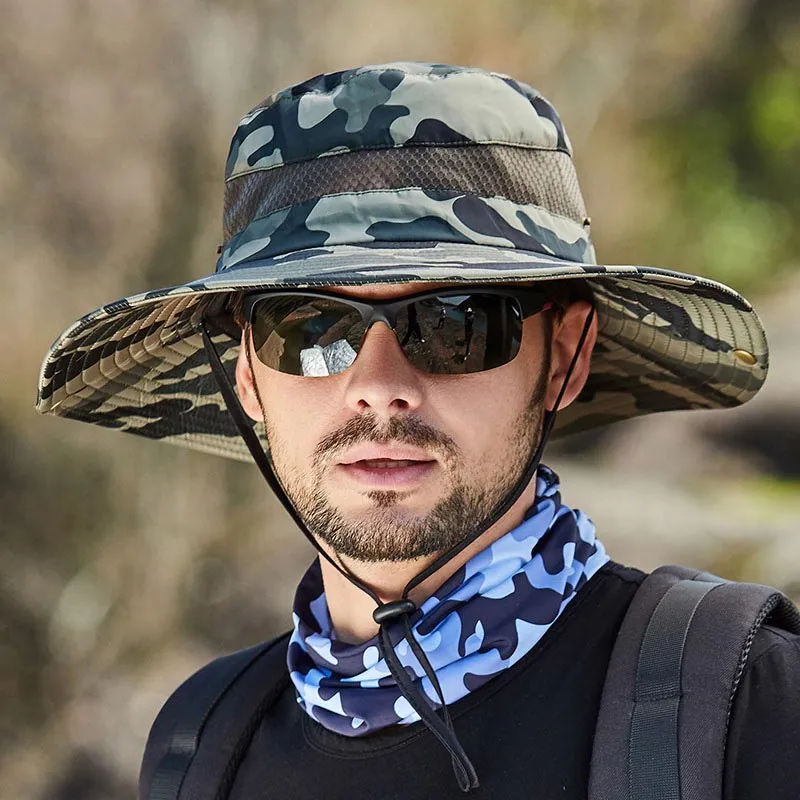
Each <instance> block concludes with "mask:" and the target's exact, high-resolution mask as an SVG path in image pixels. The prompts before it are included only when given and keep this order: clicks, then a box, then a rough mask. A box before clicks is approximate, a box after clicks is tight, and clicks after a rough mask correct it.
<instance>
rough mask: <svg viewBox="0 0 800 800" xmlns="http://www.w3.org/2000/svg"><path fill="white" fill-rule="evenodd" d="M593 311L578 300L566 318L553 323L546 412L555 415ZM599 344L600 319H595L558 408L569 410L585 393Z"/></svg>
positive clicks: (565, 313)
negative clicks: (596, 347) (559, 398)
mask: <svg viewBox="0 0 800 800" xmlns="http://www.w3.org/2000/svg"><path fill="white" fill-rule="evenodd" d="M591 310H592V306H591V304H590V303H588V302H586V301H585V300H578V301H576V302H574V303H570V305H569V306H567V309H566V311H564V315H563V317H562V318H561V319H560V320H559V319H556V320H555V321H554V322H553V338H552V346H551V357H550V380H549V381H548V384H547V391H546V392H545V408H546V409H548V410H550V411H552V410H553V407H554V406H555V404H556V400H557V399H558V395H559V392H560V391H561V385H562V384H563V383H564V379H565V378H566V376H567V370H568V369H569V365H570V363H571V362H572V359H573V358H574V356H575V351H576V350H577V348H578V343H579V341H580V338H581V333H583V327H584V325H585V324H586V317H587V316H588V314H589V312H590V311H591ZM596 341H597V315H594V316H593V317H592V322H591V324H590V326H589V330H588V332H587V334H586V339H585V341H584V343H583V347H582V348H581V352H580V355H579V356H578V358H577V361H576V362H575V366H574V368H573V370H572V374H571V375H570V376H569V383H568V384H567V388H566V389H565V390H564V396H563V397H562V398H561V403H560V405H559V408H566V406H568V405H569V404H570V403H571V402H572V401H573V400H574V399H575V398H576V397H577V396H578V395H579V394H580V393H581V390H582V389H583V386H584V384H585V383H586V379H587V378H588V377H589V368H590V365H591V361H592V350H593V349H594V343H595V342H596Z"/></svg>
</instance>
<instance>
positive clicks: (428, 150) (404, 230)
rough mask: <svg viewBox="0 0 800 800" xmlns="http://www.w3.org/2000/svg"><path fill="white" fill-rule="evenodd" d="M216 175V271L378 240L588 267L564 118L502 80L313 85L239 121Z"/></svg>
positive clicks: (379, 74) (351, 74) (394, 72)
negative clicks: (220, 212) (464, 246)
mask: <svg viewBox="0 0 800 800" xmlns="http://www.w3.org/2000/svg"><path fill="white" fill-rule="evenodd" d="M226 176H227V178H226V190H225V204H224V219H223V228H224V231H223V233H224V240H225V243H226V246H225V248H224V249H223V251H222V256H221V258H220V260H219V262H218V265H217V269H218V271H225V270H228V269H232V268H241V267H242V266H244V265H247V264H251V263H253V261H254V260H259V259H263V258H271V257H275V256H281V255H286V254H289V253H292V252H298V251H306V250H309V249H312V248H316V247H321V246H324V247H330V246H336V245H371V244H374V243H378V242H384V243H391V244H392V245H395V246H403V245H405V244H407V243H410V242H417V243H420V242H428V243H436V242H460V243H472V244H488V245H494V246H500V247H507V248H514V249H521V250H529V251H532V252H537V253H542V254H545V255H550V256H554V257H556V258H562V259H566V260H569V261H575V262H578V263H593V262H594V249H593V247H592V244H591V241H590V238H589V232H588V230H587V227H586V226H585V225H584V220H585V218H586V208H585V205H584V202H583V197H582V196H581V192H580V187H579V185H578V179H577V175H576V174H575V167H574V164H573V163H572V152H571V147H570V143H569V139H568V138H567V135H566V132H565V131H564V126H563V124H562V123H561V119H560V118H559V116H558V114H557V113H556V110H555V109H554V108H553V106H552V105H551V104H550V103H549V102H548V101H547V100H546V99H545V98H544V97H542V96H541V95H540V94H539V93H538V92H537V91H536V90H535V89H533V88H531V87H530V86H527V85H526V84H524V83H520V82H519V81H515V80H513V79H512V78H509V77H508V76H506V75H501V74H499V73H494V72H487V71H485V70H480V69H473V68H465V67H452V66H445V65H440V64H416V63H396V64H384V65H377V66H368V67H360V68H358V69H353V70H348V71H346V72H337V73H332V74H327V75H319V76H317V77H316V78H312V79H311V80H308V81H305V82H304V83H301V84H298V85H297V86H293V87H290V88H288V89H284V90H283V91H281V92H278V93H277V94H274V95H272V96H271V97H269V98H267V99H266V100H265V101H264V102H262V103H261V104H259V105H258V106H256V108H254V109H253V110H252V111H251V112H249V113H248V114H246V115H245V116H244V118H243V119H242V121H241V122H240V124H239V126H238V128H237V130H236V133H235V135H234V138H233V142H232V145H231V149H230V153H229V156H228V162H227V167H226Z"/></svg>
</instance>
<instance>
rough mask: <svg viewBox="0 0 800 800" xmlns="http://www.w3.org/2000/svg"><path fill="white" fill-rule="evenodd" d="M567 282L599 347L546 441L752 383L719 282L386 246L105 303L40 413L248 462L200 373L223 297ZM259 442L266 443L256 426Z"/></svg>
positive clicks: (47, 366) (738, 398)
mask: <svg viewBox="0 0 800 800" xmlns="http://www.w3.org/2000/svg"><path fill="white" fill-rule="evenodd" d="M574 278H583V279H586V280H587V281H588V282H589V284H590V286H591V288H592V290H593V291H594V295H595V300H596V310H597V319H598V338H597V344H596V345H595V348H594V351H593V355H592V364H591V372H590V375H589V379H588V381H587V383H586V386H585V388H584V390H583V392H582V393H581V395H580V396H579V397H578V399H577V400H576V401H575V402H574V403H573V404H572V405H571V406H570V407H568V408H566V409H564V410H563V411H561V412H559V415H558V420H557V422H556V426H555V429H554V432H553V435H554V436H563V435H565V434H569V433H574V432H578V431H584V430H588V429H591V428H594V427H596V426H598V425H605V424H607V423H610V422H614V421H617V420H621V419H627V418H630V417H635V416H640V415H643V414H649V413H653V412H656V411H668V410H675V409H695V408H706V409H712V408H729V407H733V406H737V405H741V404H742V403H744V402H746V401H747V400H749V399H750V398H751V397H752V396H753V395H754V394H755V393H756V392H757V391H758V389H759V388H760V387H761V385H762V384H763V382H764V380H765V378H766V373H767V367H768V350H767V342H766V337H765V334H764V330H763V327H762V325H761V322H760V321H759V319H758V316H757V315H756V313H755V311H754V310H753V308H752V307H751V306H750V304H749V303H748V302H747V301H746V300H745V299H744V298H742V297H741V296H740V295H739V294H737V293H736V292H735V291H733V290H732V289H730V288H728V287H727V286H724V285H723V284H720V283H716V282H714V281H710V280H707V279H704V278H699V277H695V276H692V275H687V274H684V273H681V272H676V271H671V270H665V269H657V268H652V267H643V266H622V265H618V266H613V265H605V266H603V265H597V264H581V263H576V262H572V261H564V260H561V259H557V258H552V257H548V256H544V255H541V254H539V253H534V252H530V251H524V250H512V249H509V248H500V247H490V246H483V245H472V244H457V243H449V242H436V243H430V244H428V243H409V244H405V245H403V246H398V245H397V243H393V244H392V246H391V247H389V246H386V245H385V244H375V245H337V246H331V247H320V248H315V249H311V250H302V251H296V252H293V253H289V254H287V255H284V256H276V257H272V258H268V259H262V260H259V261H251V262H248V263H246V264H242V265H241V266H238V267H236V268H231V269H228V270H226V271H223V272H218V273H215V274H214V275H210V276H208V277H207V278H202V279H200V280H196V281H191V282H190V283H187V284H183V285H180V286H174V287H170V288H167V289H161V290H157V291H151V292H145V293H143V294H138V295H133V296H131V297H127V298H123V299H122V300H119V301H116V302H114V303H110V304H109V305H105V306H102V307H101V308H99V309H97V310H96V311H93V312H91V313H90V314H88V315H86V316H85V317H82V318H81V319H80V320H78V321H77V322H76V323H74V324H73V325H72V326H70V327H69V328H68V329H67V330H66V331H65V332H64V333H63V334H62V335H61V336H60V337H59V338H58V339H57V340H56V342H55V343H54V344H53V346H52V348H51V349H50V351H49V352H48V354H47V356H46V358H45V361H44V363H43V365H42V371H41V376H40V381H39V393H38V401H37V409H38V410H39V411H40V412H42V413H51V414H56V415H58V416H63V417H68V418H72V419H78V420H82V421H84V422H91V423H94V424H96V425H102V426H105V427H109V428H115V429H118V430H123V431H127V432H129V433H135V434H139V435H141V436H147V437H150V438H154V439H165V440H167V441H170V442H173V443H175V444H181V445H184V446H188V447H192V448H195V449H198V450H202V451H206V452H210V453H215V454H218V455H223V456H227V457H230V458H237V459H241V460H249V459H250V456H249V453H248V451H247V449H246V447H245V445H244V443H243V442H242V441H241V439H240V437H239V435H238V433H237V431H236V428H235V426H234V425H233V422H232V420H231V418H230V416H229V414H228V413H227V410H226V408H225V404H224V402H223V399H222V396H221V394H220V392H219V390H218V388H217V385H216V382H215V380H214V377H213V376H212V374H211V370H210V367H209V365H208V362H207V360H206V357H205V351H204V349H203V344H202V339H201V335H200V327H199V326H200V322H201V320H202V319H203V318H204V317H206V318H207V317H208V316H209V315H211V316H213V315H214V314H215V313H218V312H219V310H220V309H221V308H222V307H224V304H225V301H226V299H227V297H228V296H229V295H230V293H231V292H240V291H246V290H256V289H270V288H278V287H281V288H286V287H325V286H352V285H363V284H374V283H409V282H414V283H448V284H457V283H469V284H478V283H492V284H498V283H512V282H523V281H525V282H528V281H541V280H553V279H574ZM213 341H214V343H215V345H216V347H217V350H218V351H219V353H220V355H221V358H222V361H223V363H224V364H225V365H226V368H227V369H229V370H230V371H231V373H232V370H233V365H234V363H235V360H236V357H237V356H238V351H239V342H238V340H236V339H235V338H233V337H231V336H230V335H229V334H226V333H223V332H221V331H220V333H219V334H218V335H215V336H214V337H213ZM257 427H261V426H257ZM259 435H260V436H261V437H262V441H263V431H260V432H259ZM264 444H265V445H266V442H264Z"/></svg>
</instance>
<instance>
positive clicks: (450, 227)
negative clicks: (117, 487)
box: [37, 63, 768, 460]
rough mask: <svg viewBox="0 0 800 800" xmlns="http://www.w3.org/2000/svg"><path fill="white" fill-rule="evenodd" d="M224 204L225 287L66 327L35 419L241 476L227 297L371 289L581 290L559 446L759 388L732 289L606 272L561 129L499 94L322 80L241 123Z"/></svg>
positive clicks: (167, 296)
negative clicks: (581, 367) (573, 397)
mask: <svg viewBox="0 0 800 800" xmlns="http://www.w3.org/2000/svg"><path fill="white" fill-rule="evenodd" d="M225 186H226V188H225V202H224V245H223V248H222V251H221V255H220V257H219V260H218V262H217V267H216V271H215V272H214V274H213V275H210V276H209V277H205V278H201V279H199V280H195V281H191V282H190V283H187V284H184V285H181V286H173V287H170V288H166V289H158V290H156V291H150V292H145V293H143V294H137V295H133V296H131V297H127V298H124V299H122V300H118V301H116V302H113V303H110V304H109V305H105V306H103V307H101V308H99V309H98V310H96V311H93V312H91V313H90V314H88V315H86V316H85V317H83V318H82V319H80V320H78V321H77V322H76V323H75V324H73V325H72V326H71V327H69V328H68V329H67V330H66V331H65V332H64V333H63V334H62V335H61V336H60V337H59V338H58V339H57V340H56V342H55V343H54V345H53V346H52V348H51V350H50V352H49V353H48V354H47V356H46V358H45V361H44V364H43V366H42V372H41V378H40V383H39V395H38V403H37V408H38V410H39V411H41V412H43V413H52V414H57V415H60V416H64V417H70V418H72V419H78V420H83V421H85V422H92V423H95V424H97V425H103V426H106V427H109V428H117V429H119V430H124V431H127V432H129V433H136V434H139V435H141V436H148V437H151V438H154V439H165V440H167V441H170V442H174V443H176V444H183V445H186V446H189V447H194V448H196V449H199V450H204V451H207V452H212V453H217V454H219V455H225V456H229V457H233V458H241V459H246V460H249V454H248V452H247V449H246V447H245V445H244V443H243V442H242V440H241V439H240V437H239V435H238V434H237V431H236V428H235V426H234V424H233V422H232V420H231V418H230V416H229V414H228V412H227V410H226V408H225V404H224V402H223V399H222V396H221V394H220V392H219V390H218V388H217V384H216V381H215V380H214V377H213V375H212V374H211V370H210V367H209V364H208V362H207V360H206V354H205V351H204V348H203V343H202V339H201V333H200V324H201V320H203V319H207V320H212V321H215V322H216V323H217V324H216V328H215V329H216V330H217V331H218V332H217V334H216V335H215V336H214V338H213V341H214V344H215V345H216V348H217V350H218V351H219V352H220V354H221V357H222V361H223V364H224V365H225V367H226V369H228V370H229V371H230V373H231V374H232V372H233V365H234V363H235V360H236V357H237V355H238V350H239V337H238V331H237V329H236V328H235V326H234V325H233V324H232V321H231V318H230V314H229V303H230V300H231V297H232V294H234V293H241V292H244V291H248V290H257V289H261V290H263V289H270V288H278V287H280V288H284V289H285V288H287V287H325V286H344V285H359V284H367V283H380V282H388V283H403V282H412V281H413V282H419V283H425V282H428V283H432V282H437V283H439V282H445V283H452V284H457V283H472V284H477V283H492V284H497V283H507V282H520V281H525V282H531V281H542V280H553V279H575V278H581V279H584V280H586V281H587V282H588V284H589V286H590V287H591V289H592V291H593V292H594V297H595V303H596V310H597V318H598V328H599V334H598V339H597V344H596V346H595V349H594V352H593V357H592V367H591V374H590V377H589V379H588V382H587V384H586V387H585V389H584V390H583V392H582V394H581V396H580V397H579V399H578V400H577V401H576V402H575V403H573V404H572V405H571V406H570V407H569V408H567V409H565V410H564V411H562V412H560V413H559V416H558V420H557V422H556V427H555V430H554V435H556V436H557V435H563V434H565V433H571V432H576V431H581V430H586V429H588V428H592V427H595V426H597V425H601V424H605V423H608V422H612V421H615V420H619V419H625V418H628V417H634V416H638V415H641V414H648V413H652V412H655V411H667V410H671V409H690V408H726V407H732V406H736V405H739V404H741V403H744V402H745V401H747V400H749V399H750V398H751V397H752V396H753V395H754V394H755V393H756V392H757V391H758V389H759V388H760V387H761V385H762V383H763V382H764V379H765V377H766V372H767V363H768V357H767V343H766V339H765V336H764V331H763V329H762V327H761V324H760V322H759V320H758V317H757V316H756V314H755V312H754V311H753V309H752V307H751V306H750V304H749V303H748V302H747V301H746V300H745V299H743V298H742V297H741V296H740V295H738V294H737V293H736V292H734V291H733V290H732V289H729V288H728V287H726V286H723V285H721V284H719V283H715V282H713V281H710V280H706V279H704V278H700V277H695V276H692V275H687V274H683V273H680V272H674V271H670V270H665V269H655V268H651V267H642V266H610V265H605V266H602V265H599V264H597V263H596V261H595V256H594V248H593V246H592V243H591V240H590V236H589V226H588V220H587V219H586V210H585V208H584V203H583V199H582V197H581V193H580V189H579V186H578V180H577V176H576V173H575V168H574V166H573V162H572V148H571V145H570V142H569V139H568V138H567V135H566V133H565V131H564V127H563V125H562V123H561V120H560V119H559V117H558V114H557V113H556V111H555V109H554V108H553V106H552V105H551V104H550V103H549V102H548V101H547V100H545V98H543V97H542V96H541V95H540V94H539V93H538V92H537V91H536V90H534V89H532V88H531V87H529V86H527V85H526V84H523V83H519V82H517V81H514V80H512V79H511V78H509V77H507V76H505V75H500V74H497V73H492V72H486V71H483V70H478V69H466V68H462V67H450V66H442V65H428V64H413V63H398V64H386V65H380V66H368V67H363V68H359V69H354V70H349V71H346V72H339V73H334V74H327V75H321V76H319V77H317V78H313V79H311V80H309V81H307V82H306V83H303V84H300V85H298V86H293V87H291V88H289V89H286V90H284V91H282V92H279V93H278V94H275V95H273V96H271V97H269V98H268V99H266V100H265V101H264V102H263V103H261V104H260V105H258V106H257V107H256V108H254V109H253V110H252V111H251V112H250V113H249V114H247V115H246V116H245V117H244V118H243V119H242V121H241V122H240V124H239V127H238V128H237V130H236V133H235V135H234V138H233V142H232V145H231V150H230V155H229V157H228V161H227V166H226V185H225ZM226 320H227V324H226ZM259 436H260V437H261V439H262V443H263V444H264V445H266V442H265V441H264V437H263V431H259Z"/></svg>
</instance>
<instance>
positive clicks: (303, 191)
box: [224, 145, 586, 241]
mask: <svg viewBox="0 0 800 800" xmlns="http://www.w3.org/2000/svg"><path fill="white" fill-rule="evenodd" d="M405 188H420V189H431V190H434V189H439V190H442V189H445V190H447V189H449V190H453V191H458V192H467V193H470V194H475V195H479V196H481V197H504V198H505V199H507V200H511V201H513V202H517V203H534V204H536V205H538V206H541V207H542V208H545V209H547V210H548V211H550V212H552V213H554V214H559V215H561V216H563V217H567V218H569V219H571V220H574V221H575V222H577V223H579V224H581V223H583V221H584V219H585V217H586V208H585V206H584V203H583V197H582V196H581V191H580V187H579V186H578V178H577V174H576V172H575V167H574V165H573V163H572V159H571V158H570V157H569V156H568V155H567V154H566V153H562V152H560V151H553V150H534V149H526V148H521V147H510V146H506V145H473V146H464V147H437V146H428V147H404V148H398V149H396V150H385V149H384V150H364V151H361V152H358V153H343V154H341V155H333V156H326V157H324V158H316V159H313V160H311V161H303V162H300V163H296V164H287V165H284V166H280V167H276V168H274V169H271V170H259V171H256V172H252V173H250V174H248V175H243V176H241V177H239V178H234V179H233V180H231V181H229V182H228V183H227V185H226V187H225V212H224V238H225V241H228V240H229V239H230V238H231V237H232V236H235V235H236V234H237V233H239V232H240V231H242V230H243V229H244V228H246V227H247V225H249V224H250V223H251V222H252V221H253V220H254V219H258V218H259V217H263V216H264V215H265V214H269V213H270V212H272V211H276V210H277V209H280V208H286V207H288V206H293V205H296V204H298V203H303V202H306V201H308V200H312V199H314V198H316V197H324V196H326V195H332V194H339V193H342V192H361V191H374V190H376V189H389V190H391V189H405Z"/></svg>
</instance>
